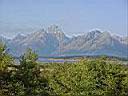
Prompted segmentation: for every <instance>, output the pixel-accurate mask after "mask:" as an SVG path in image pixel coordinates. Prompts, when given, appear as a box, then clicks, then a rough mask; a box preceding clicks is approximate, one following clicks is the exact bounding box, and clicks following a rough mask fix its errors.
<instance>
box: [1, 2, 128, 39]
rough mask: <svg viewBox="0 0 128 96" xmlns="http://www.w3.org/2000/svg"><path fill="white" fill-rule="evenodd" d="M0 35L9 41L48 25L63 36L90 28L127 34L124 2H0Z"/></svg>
mask: <svg viewBox="0 0 128 96" xmlns="http://www.w3.org/2000/svg"><path fill="white" fill-rule="evenodd" d="M0 13H1V14H0V35H4V36H6V37H9V38H12V37H14V36H15V35H16V34H19V33H21V34H29V33H31V32H35V31H38V30H40V29H42V28H47V27H48V26H50V25H52V24H57V25H58V26H60V27H61V28H62V29H63V30H64V33H65V34H67V35H69V36H70V35H72V34H82V33H84V32H85V33H86V32H88V31H89V30H91V29H95V28H98V29H101V30H103V31H109V32H110V33H111V34H119V35H121V36H126V35H127V26H128V25H127V0H76V1H75V0H36V1H35V0H21V1H17V0H0Z"/></svg>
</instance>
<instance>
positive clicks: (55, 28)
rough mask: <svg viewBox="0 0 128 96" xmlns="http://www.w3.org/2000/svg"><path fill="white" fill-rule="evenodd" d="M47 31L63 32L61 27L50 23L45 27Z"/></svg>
mask: <svg viewBox="0 0 128 96" xmlns="http://www.w3.org/2000/svg"><path fill="white" fill-rule="evenodd" d="M47 32H49V33H63V31H62V29H61V28H60V27H59V26H58V25H51V26H49V27H48V28H47Z"/></svg>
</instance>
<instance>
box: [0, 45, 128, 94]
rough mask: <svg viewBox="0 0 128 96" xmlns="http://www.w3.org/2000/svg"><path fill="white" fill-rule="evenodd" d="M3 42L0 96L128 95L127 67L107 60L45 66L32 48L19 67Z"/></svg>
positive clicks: (0, 63)
mask: <svg viewBox="0 0 128 96" xmlns="http://www.w3.org/2000/svg"><path fill="white" fill-rule="evenodd" d="M6 49H7V48H6V46H5V45H4V44H3V43H0V96H128V66H127V65H123V64H119V61H118V60H117V61H116V62H109V59H107V58H106V57H100V58H95V59H87V58H86V59H84V58H83V59H81V60H80V61H79V62H74V63H73V62H72V63H69V62H64V63H43V62H38V55H37V54H36V53H35V52H33V51H32V50H31V49H28V50H27V51H26V53H25V54H24V55H23V56H21V58H20V60H19V62H20V64H17V63H16V62H15V60H14V58H13V57H12V56H11V55H9V54H8V52H6Z"/></svg>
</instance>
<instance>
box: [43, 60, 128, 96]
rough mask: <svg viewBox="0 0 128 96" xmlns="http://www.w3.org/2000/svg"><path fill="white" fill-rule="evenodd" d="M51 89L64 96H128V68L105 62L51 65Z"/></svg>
mask: <svg viewBox="0 0 128 96" xmlns="http://www.w3.org/2000/svg"><path fill="white" fill-rule="evenodd" d="M46 69H49V70H45V72H46V75H47V78H48V80H49V85H50V87H51V88H53V90H54V92H55V93H56V94H58V95H61V96H128V67H126V66H123V65H119V64H110V63H106V61H105V60H104V59H98V60H81V61H80V62H78V63H74V64H68V63H64V64H51V65H50V64H49V65H48V66H46Z"/></svg>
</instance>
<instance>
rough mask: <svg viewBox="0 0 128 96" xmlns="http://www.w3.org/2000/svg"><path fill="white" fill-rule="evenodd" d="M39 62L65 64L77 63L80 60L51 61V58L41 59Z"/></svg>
mask: <svg viewBox="0 0 128 96" xmlns="http://www.w3.org/2000/svg"><path fill="white" fill-rule="evenodd" d="M38 61H40V62H46V63H52V62H56V63H64V62H77V61H78V60H74V59H49V58H39V59H38Z"/></svg>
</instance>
